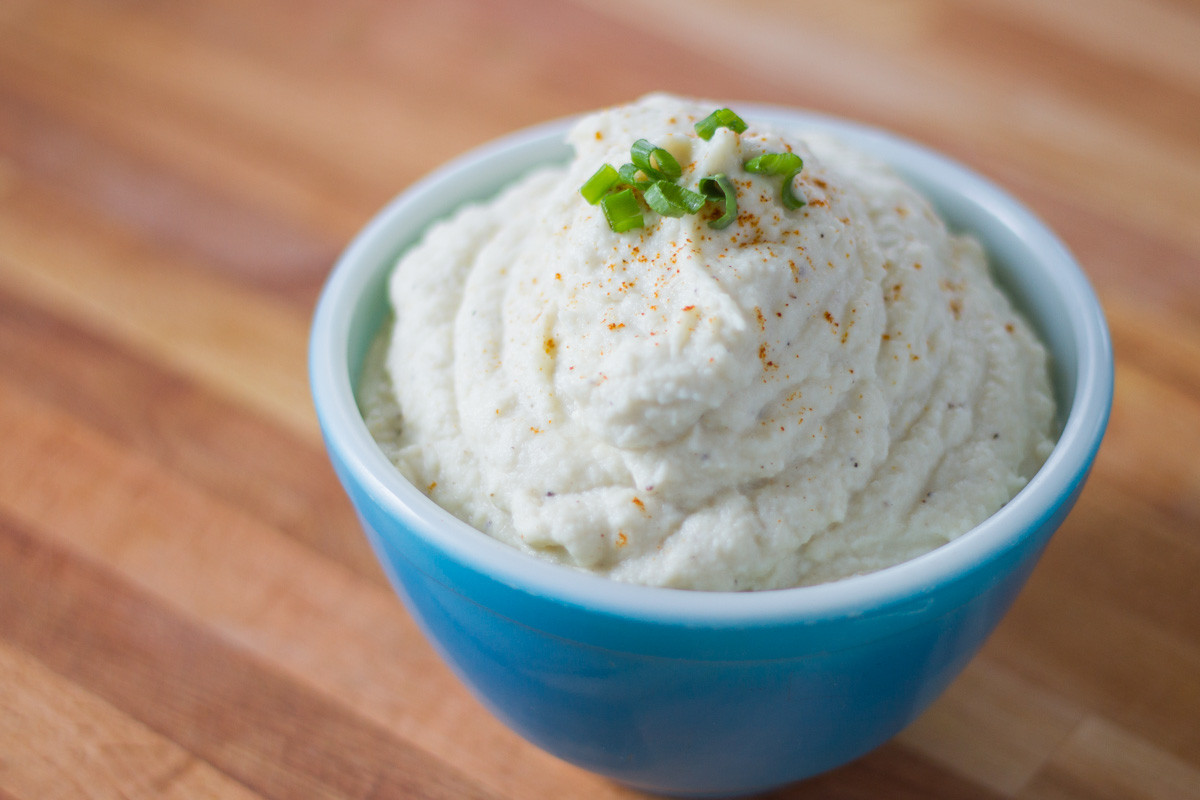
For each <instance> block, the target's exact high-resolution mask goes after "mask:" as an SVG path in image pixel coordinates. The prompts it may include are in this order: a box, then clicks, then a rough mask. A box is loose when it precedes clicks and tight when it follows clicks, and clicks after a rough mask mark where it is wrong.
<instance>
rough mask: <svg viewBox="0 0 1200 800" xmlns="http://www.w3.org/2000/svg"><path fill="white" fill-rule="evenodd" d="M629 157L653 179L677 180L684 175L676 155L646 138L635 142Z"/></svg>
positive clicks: (630, 149)
mask: <svg viewBox="0 0 1200 800" xmlns="http://www.w3.org/2000/svg"><path fill="white" fill-rule="evenodd" d="M629 158H630V160H632V161H633V163H634V164H635V165H636V166H637V168H638V169H640V170H641V171H642V172H644V173H646V175H647V176H649V177H650V178H651V179H652V180H667V181H677V180H679V177H680V176H681V175H683V168H682V167H680V166H679V162H678V161H676V160H675V156H673V155H671V154H670V153H668V152H667V151H666V150H664V149H663V148H661V147H656V146H655V145H653V144H651V143H650V142H648V141H646V140H645V139H638V140H637V141H636V142H634V143H633V147H631V148H629Z"/></svg>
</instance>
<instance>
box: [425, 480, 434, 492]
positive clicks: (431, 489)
mask: <svg viewBox="0 0 1200 800" xmlns="http://www.w3.org/2000/svg"><path fill="white" fill-rule="evenodd" d="M436 488H437V481H434V482H433V483H431V484H429V485H428V486H426V487H425V490H426V491H429V492H432V491H433V490H434V489H436Z"/></svg>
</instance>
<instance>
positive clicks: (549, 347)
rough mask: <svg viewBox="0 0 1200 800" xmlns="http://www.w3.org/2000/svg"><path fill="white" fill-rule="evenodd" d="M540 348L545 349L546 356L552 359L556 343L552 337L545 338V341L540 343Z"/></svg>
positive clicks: (556, 347) (556, 346)
mask: <svg viewBox="0 0 1200 800" xmlns="http://www.w3.org/2000/svg"><path fill="white" fill-rule="evenodd" d="M542 347H543V349H545V351H546V355H548V356H551V357H553V356H554V351H555V350H557V349H558V342H556V341H554V337H553V336H547V337H546V341H545V342H543V343H542Z"/></svg>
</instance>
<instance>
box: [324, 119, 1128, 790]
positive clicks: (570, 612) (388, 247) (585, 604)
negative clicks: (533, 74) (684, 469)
mask: <svg viewBox="0 0 1200 800" xmlns="http://www.w3.org/2000/svg"><path fill="white" fill-rule="evenodd" d="M739 111H740V112H742V113H743V114H744V115H746V116H751V117H755V118H759V119H769V120H773V121H775V122H778V123H782V124H785V125H790V126H792V127H794V128H796V129H816V130H821V131H827V132H832V133H834V134H837V135H840V136H842V137H843V138H845V139H846V140H849V141H850V142H852V143H854V144H856V145H858V146H859V147H861V148H863V149H865V150H868V151H870V152H873V153H875V154H876V155H878V156H880V157H882V158H883V159H884V160H886V161H888V162H890V163H891V164H892V165H894V166H895V168H896V169H897V170H899V171H900V172H901V173H903V174H904V175H905V176H906V177H907V178H908V179H909V180H911V181H912V182H913V183H914V184H916V185H917V186H918V187H919V188H921V189H922V190H923V191H924V192H925V193H926V194H927V196H928V197H929V198H930V199H931V200H932V201H933V202H934V204H935V205H936V206H937V207H938V208H939V210H940V211H941V212H942V213H943V214H944V216H945V217H946V219H947V220H948V221H949V222H950V224H951V225H952V226H953V227H955V228H958V229H962V230H968V231H971V232H972V233H974V234H975V235H976V236H977V237H979V238H980V239H981V240H982V241H983V242H984V244H985V246H986V247H987V249H988V251H989V252H990V254H991V256H992V259H993V262H994V267H995V270H996V272H997V274H998V277H999V279H1000V280H1001V281H1002V283H1003V285H1004V286H1005V287H1006V289H1007V290H1008V291H1009V293H1010V295H1011V296H1012V297H1013V298H1014V300H1015V302H1016V303H1017V304H1018V306H1019V307H1020V308H1022V309H1023V310H1024V312H1025V313H1026V314H1027V316H1028V317H1029V318H1030V319H1031V321H1032V322H1033V324H1034V325H1035V327H1036V328H1037V330H1038V331H1039V332H1040V334H1041V335H1042V336H1043V338H1044V340H1045V341H1046V342H1047V344H1048V345H1049V348H1050V350H1051V352H1052V354H1053V379H1054V385H1055V389H1056V391H1057V394H1058V398H1059V403H1060V408H1061V412H1060V413H1061V416H1062V424H1063V431H1062V436H1061V438H1060V440H1059V442H1058V444H1057V446H1056V447H1055V449H1054V451H1053V453H1052V455H1051V456H1050V458H1049V460H1048V461H1047V462H1046V464H1045V466H1043V467H1042V469H1041V471H1040V472H1039V473H1038V474H1037V476H1036V477H1034V479H1033V480H1032V481H1031V482H1030V483H1029V484H1028V485H1027V486H1026V488H1025V489H1024V490H1022V491H1021V493H1020V494H1019V495H1018V496H1017V497H1016V498H1014V499H1013V500H1012V501H1011V502H1010V503H1008V504H1007V505H1006V506H1005V507H1004V508H1003V509H1001V510H1000V511H999V512H998V513H996V514H995V515H994V516H993V517H991V518H990V519H988V520H987V521H985V522H984V523H983V524H981V525H979V526H978V527H977V528H975V529H974V530H972V531H970V532H969V533H967V534H965V535H963V536H962V537H960V538H958V539H956V540H954V541H953V542H951V543H949V544H947V545H944V546H943V547H940V548H938V549H937V550H934V551H933V552H931V553H928V554H926V555H924V556H921V557H919V558H916V559H914V560H912V561H909V562H907V563H904V564H900V565H898V566H895V567H891V568H889V569H885V570H882V571H879V572H876V573H873V574H869V575H864V576H859V577H854V578H849V579H846V580H842V581H837V582H834V583H829V584H825V585H820V586H812V587H803V588H797V589H786V590H779V591H767V592H757V593H745V594H732V593H716V592H713V593H709V592H689V591H679V590H672V589H659V588H649V587H643V586H632V585H626V584H621V583H617V582H614V581H610V580H608V579H606V578H601V577H597V576H593V575H589V574H581V573H579V572H576V571H574V570H570V569H567V568H563V567H558V566H554V565H550V564H546V563H542V562H540V561H538V560H535V559H533V558H531V557H529V556H527V555H525V554H524V553H521V552H519V551H517V550H515V549H512V548H510V547H508V546H506V545H504V544H501V543H500V542H498V541H495V540H493V539H491V538H489V537H488V536H486V535H484V534H482V533H480V532H478V531H476V530H474V529H472V528H470V527H469V526H467V525H466V524H465V523H463V522H460V521H459V520H457V519H455V518H454V517H453V516H451V515H450V514H449V513H447V512H446V511H444V510H442V509H441V508H439V507H438V506H437V505H435V504H434V503H433V502H432V501H431V500H429V499H428V498H427V497H425V495H423V494H422V493H421V492H420V491H418V490H417V489H416V488H415V487H413V486H412V485H410V484H409V483H408V482H406V481H405V479H404V478H403V477H401V475H400V474H399V473H398V472H397V471H396V470H395V469H393V467H392V466H391V464H389V462H388V461H387V460H386V458H385V457H384V456H383V454H382V453H381V452H380V450H379V449H378V448H377V447H376V446H375V443H374V442H373V441H372V439H371V437H370V435H369V434H368V432H367V428H366V426H365V425H364V423H363V421H362V418H361V417H360V416H359V412H358V409H357V407H356V403H355V397H354V387H355V385H356V381H357V376H358V373H359V369H360V367H361V364H362V360H363V355H364V352H365V351H366V348H367V345H368V342H369V341H370V340H371V339H372V337H373V336H374V335H375V333H376V331H377V330H378V328H379V326H380V324H381V322H382V321H383V320H384V317H385V314H386V307H385V305H386V292H385V281H386V276H387V273H388V271H389V270H390V268H391V267H392V265H393V263H394V261H395V259H396V257H397V255H398V254H399V253H400V252H401V251H402V250H404V249H405V248H406V247H407V246H409V245H411V244H412V243H413V242H414V240H416V239H417V237H418V236H419V235H420V234H421V232H422V231H423V229H424V228H425V227H426V226H427V225H428V224H429V223H430V222H431V221H433V220H435V219H437V218H439V217H443V216H445V215H446V214H447V213H449V212H450V211H452V210H453V209H455V208H456V207H458V206H459V205H461V204H463V203H464V202H466V201H470V200H477V199H482V198H485V197H487V196H489V195H492V194H494V193H495V192H496V191H497V190H498V189H499V188H500V187H501V186H503V185H505V184H507V183H509V182H511V181H512V180H513V179H514V178H516V177H517V176H519V175H521V174H522V173H524V172H526V171H527V170H529V169H530V168H532V167H534V166H536V165H540V164H543V163H546V162H548V161H553V160H565V159H566V158H567V157H568V155H569V150H568V148H567V146H566V145H565V144H564V133H565V131H566V130H567V128H568V127H569V125H570V121H569V120H564V121H558V122H553V123H549V124H547V125H543V126H540V127H536V128H532V129H528V130H524V131H521V132H518V133H516V134H513V135H511V136H508V137H506V138H503V139H500V140H498V141H495V142H493V143H491V144H488V145H486V146H484V147H481V148H479V149H477V150H475V151H472V152H470V153H468V154H467V155H465V156H463V157H461V158H459V159H457V160H456V161H453V162H451V163H450V164H448V165H447V166H445V167H444V168H442V169H440V170H438V171H436V172H434V173H432V174H431V175H429V176H428V177H426V178H425V179H423V180H421V181H420V182H418V183H417V184H415V185H413V186H412V187H411V188H410V189H408V191H406V192H404V193H403V194H401V195H400V196H398V197H397V198H396V199H395V200H393V201H392V202H391V203H390V204H389V205H388V206H387V207H386V208H384V209H383V211H382V212H381V213H380V214H379V215H378V216H377V217H376V218H375V219H374V220H372V221H371V222H370V224H369V225H367V227H366V228H365V229H364V230H363V231H362V232H361V233H360V234H359V235H358V237H357V238H356V239H355V240H354V241H353V243H352V244H351V245H350V247H349V248H348V249H347V250H346V252H345V253H344V254H343V255H342V257H341V259H340V260H339V261H338V263H337V265H336V266H335V268H334V270H333V272H332V275H331V276H330V278H329V281H328V283H327V285H326V287H325V289H324V292H323V294H322V296H321V299H320V302H319V304H318V307H317V311H316V317H315V320H314V324H313V329H312V340H311V349H310V370H311V380H312V390H313V396H314V399H315V403H316V410H317V414H318V417H319V418H320V423H321V428H322V431H323V433H324V436H325V440H326V444H327V446H328V450H329V455H330V457H331V459H332V461H333V465H334V467H335V469H336V471H337V474H338V475H339V477H340V479H341V481H342V483H343V484H344V486H345V489H346V491H347V493H348V494H349V496H350V499H351V501H352V502H353V504H354V507H355V509H356V510H357V512H358V515H359V518H360V519H361V521H362V525H363V528H364V529H365V531H366V534H367V536H368V538H369V539H370V541H371V544H372V545H373V547H374V548H375V552H376V553H377V554H378V557H379V559H380V561H381V562H382V564H383V566H384V568H385V570H386V572H387V574H388V575H389V576H390V578H391V580H392V582H393V583H394V585H395V587H396V590H397V592H398V593H399V594H400V596H401V597H402V598H403V600H404V602H405V603H406V605H407V607H408V609H409V611H410V612H411V613H412V615H413V616H414V617H415V618H416V619H417V621H418V622H419V623H420V625H421V627H422V628H423V630H424V631H425V633H426V635H427V636H428V637H429V639H430V641H431V642H432V643H433V644H434V645H435V646H436V648H437V649H438V650H439V651H440V653H441V654H442V656H443V657H444V658H445V660H446V662H447V663H448V664H449V665H450V666H451V667H452V668H453V670H454V671H455V672H456V673H457V674H458V675H459V676H460V677H461V679H462V680H463V681H464V682H465V683H466V685H467V686H469V687H470V688H471V689H472V690H473V691H474V693H475V694H476V695H477V696H478V697H479V699H480V700H481V701H482V702H483V703H484V704H485V705H486V706H487V707H488V708H489V709H491V711H492V712H493V713H495V715H496V716H497V717H499V718H500V719H501V720H503V721H504V722H505V723H506V724H507V725H508V726H510V727H511V728H512V729H513V730H515V731H516V732H517V733H519V734H520V735H522V736H523V737H525V738H526V739H528V740H529V741H531V742H533V743H534V744H536V745H538V746H539V747H541V748H543V749H545V750H547V751H549V752H550V753H553V754H554V755H556V756H559V757H560V758H563V759H565V760H567V761H569V762H572V763H574V764H577V765H579V766H581V767H583V768H585V769H588V770H592V771H594V772H597V773H600V774H603V775H607V776H610V777H612V778H614V779H616V780H618V781H621V782H623V783H626V784H628V785H631V786H634V787H639V788H642V789H645V790H649V791H652V792H658V793H664V794H674V795H688V796H715V795H732V794H746V793H752V792H756V791H759V790H764V789H767V788H770V787H774V786H778V785H780V784H785V783H788V782H791V781H795V780H799V779H802V778H805V777H807V776H811V775H814V774H816V773H819V772H822V771H824V770H828V769H831V768H833V767H836V766H838V765H840V764H843V763H845V762H847V761H850V760H851V759H854V758H855V757H857V756H860V755H862V754H864V753H866V752H867V751H869V750H871V749H872V748H874V747H876V746H877V745H879V744H881V743H883V742H884V741H886V740H887V739H888V738H889V737H891V736H892V735H893V734H895V733H896V732H897V731H899V730H900V729H901V728H903V727H904V726H905V725H906V724H907V723H908V722H910V721H911V720H912V719H913V718H914V717H916V716H917V715H918V714H919V713H921V711H922V710H923V709H924V708H926V706H928V705H929V703H930V702H932V701H933V700H934V698H936V697H937V696H938V695H939V694H940V693H941V692H942V690H943V689H944V688H945V687H946V685H947V684H949V683H950V681H951V680H952V679H953V678H954V677H955V676H956V675H957V674H958V673H959V671H960V670H961V669H962V668H963V666H964V665H966V663H967V662H968V661H969V660H970V659H971V657H972V656H973V655H974V654H975V653H976V651H977V650H978V649H979V647H980V645H981V644H982V643H983V641H984V639H985V638H986V637H987V636H988V634H989V633H990V632H991V631H992V629H993V628H994V627H995V626H996V624H997V622H999V620H1000V618H1001V617H1002V616H1003V614H1004V613H1005V611H1006V610H1007V609H1008V608H1009V606H1010V604H1011V603H1012V602H1013V599H1014V598H1015V597H1016V595H1017V592H1018V591H1019V590H1020V588H1021V586H1022V585H1023V584H1024V582H1025V580H1026V578H1027V577H1028V576H1029V573H1030V572H1031V571H1032V570H1033V567H1034V565H1035V564H1036V562H1037V560H1038V558H1039V556H1040V555H1041V553H1042V550H1043V548H1044V547H1045V546H1046V543H1047V541H1048V540H1049V539H1050V536H1051V534H1053V532H1054V531H1055V529H1056V528H1058V526H1059V524H1060V523H1061V522H1062V521H1063V518H1064V517H1065V516H1066V514H1067V512H1068V511H1069V510H1070V508H1071V506H1072V505H1073V503H1074V502H1075V499H1076V497H1077V496H1078V494H1079V491H1080V489H1081V487H1082V486H1083V482H1084V479H1085V477H1086V475H1087V473H1088V470H1089V468H1090V466H1091V464H1092V461H1093V459H1094V458H1095V454H1096V450H1097V448H1098V447H1099V445H1100V440H1101V438H1102V436H1103V433H1104V428H1105V425H1106V423H1107V418H1108V413H1109V409H1110V406H1111V403H1112V381H1113V367H1112V352H1111V344H1110V341H1109V338H1108V332H1107V328H1106V325H1105V322H1104V317H1103V314H1102V311H1101V309H1100V306H1099V303H1098V302H1097V299H1096V296H1095V293H1094V292H1093V290H1092V288H1091V286H1090V285H1089V284H1088V281H1087V279H1086V278H1085V277H1084V275H1083V274H1082V272H1081V271H1080V269H1079V267H1078V266H1077V265H1076V263H1075V261H1074V260H1073V259H1072V257H1071V255H1070V253H1069V252H1068V251H1067V250H1066V249H1065V248H1064V247H1063V245H1062V244H1061V243H1060V242H1059V240H1058V239H1057V238H1055V236H1054V235H1053V234H1052V233H1051V232H1050V231H1049V230H1047V228H1046V227H1045V226H1044V225H1043V224H1042V223H1041V222H1039V221H1038V219H1036V218H1035V217H1034V215H1033V214H1031V213H1030V212H1029V211H1028V210H1026V209H1025V208H1024V207H1023V206H1022V205H1021V204H1019V203H1018V202H1016V201H1015V200H1014V199H1013V198H1011V197H1009V196H1008V195H1007V194H1006V193H1004V192H1003V191H1001V190H1000V189H998V188H997V187H996V186H994V185H993V184H991V183H989V182H988V181H987V180H985V179H983V178H981V177H979V176H978V175H975V174H973V173H971V172H969V171H968V170H966V169H964V168H963V167H961V166H959V165H957V164H955V163H952V162H950V161H948V160H947V159H945V158H944V157H942V156H939V155H937V154H936V153H933V152H930V151H929V150H926V149H924V148H921V147H918V146H915V145H913V144H912V143H909V142H906V141H903V140H900V139H898V138H896V137H894V136H892V135H889V134H887V133H884V132H881V131H878V130H873V129H869V128H864V127H862V126H859V125H854V124H850V123H847V122H844V121H840V120H836V119H831V118H828V117H823V116H816V115H813V114H809V113H803V112H799V111H794V110H787V109H782V108H776V107H762V106H759V107H753V106H749V105H742V106H739ZM401 690H402V689H401V687H397V691H401Z"/></svg>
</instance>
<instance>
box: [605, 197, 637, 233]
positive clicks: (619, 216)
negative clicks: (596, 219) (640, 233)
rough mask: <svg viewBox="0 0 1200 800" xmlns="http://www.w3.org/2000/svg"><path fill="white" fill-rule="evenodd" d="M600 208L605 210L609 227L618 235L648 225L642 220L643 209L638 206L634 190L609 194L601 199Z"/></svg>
mask: <svg viewBox="0 0 1200 800" xmlns="http://www.w3.org/2000/svg"><path fill="white" fill-rule="evenodd" d="M600 207H601V208H602V209H604V217H605V219H607V220H608V227H610V228H612V229H613V231H614V232H616V233H622V232H624V231H630V230H633V229H634V228H640V227H642V226H643V225H645V224H646V223H645V220H644V219H643V218H642V207H641V206H640V205H638V201H637V197H635V196H634V194H633V190H632V189H622V190H621V191H619V192H609V193H608V194H606V195H604V197H603V198H601V199H600Z"/></svg>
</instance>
